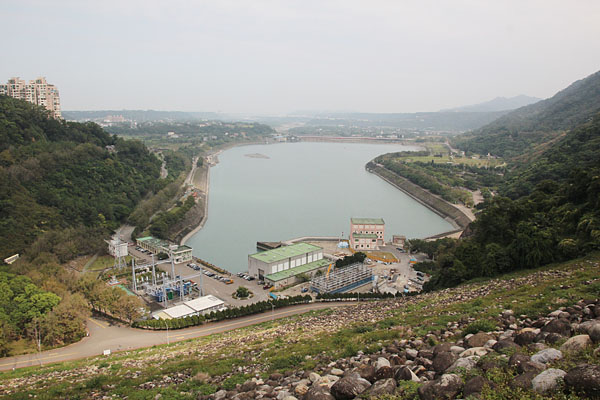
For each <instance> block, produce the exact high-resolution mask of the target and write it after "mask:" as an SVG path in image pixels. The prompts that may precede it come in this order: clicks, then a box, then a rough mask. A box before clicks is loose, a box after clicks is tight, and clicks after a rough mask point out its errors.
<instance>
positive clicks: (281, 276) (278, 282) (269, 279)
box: [264, 259, 332, 289]
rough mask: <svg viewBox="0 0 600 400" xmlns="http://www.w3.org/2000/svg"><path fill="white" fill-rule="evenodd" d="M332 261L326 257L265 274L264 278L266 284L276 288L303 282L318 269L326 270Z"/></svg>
mask: <svg viewBox="0 0 600 400" xmlns="http://www.w3.org/2000/svg"><path fill="white" fill-rule="evenodd" d="M331 263H332V261H329V260H326V259H321V260H317V261H313V262H310V263H307V264H304V265H301V266H299V267H295V268H290V269H286V270H283V271H279V272H275V273H273V274H269V275H265V277H264V280H265V283H266V284H268V285H271V286H273V287H275V289H279V288H283V287H287V286H291V285H295V284H297V283H301V282H302V279H303V277H304V276H306V277H308V278H310V277H312V276H314V275H315V274H316V273H317V271H323V270H325V269H326V268H327V267H329V264H331Z"/></svg>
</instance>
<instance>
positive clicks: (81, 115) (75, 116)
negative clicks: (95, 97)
mask: <svg viewBox="0 0 600 400" xmlns="http://www.w3.org/2000/svg"><path fill="white" fill-rule="evenodd" d="M62 114H63V118H65V119H67V120H73V121H90V120H98V119H103V118H107V117H109V116H118V115H120V116H123V118H125V119H129V120H133V121H137V122H148V121H159V120H169V121H194V120H201V119H220V118H221V115H220V114H218V113H214V112H188V111H157V110H95V111H63V112H62Z"/></svg>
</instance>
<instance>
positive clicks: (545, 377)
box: [531, 368, 567, 393]
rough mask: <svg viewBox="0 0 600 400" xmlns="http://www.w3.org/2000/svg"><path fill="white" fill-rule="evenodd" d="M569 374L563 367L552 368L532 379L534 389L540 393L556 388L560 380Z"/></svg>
mask: <svg viewBox="0 0 600 400" xmlns="http://www.w3.org/2000/svg"><path fill="white" fill-rule="evenodd" d="M565 375H567V373H566V372H565V371H563V370H562V369H556V368H550V369H547V370H545V371H544V372H541V373H540V374H538V375H537V376H536V377H535V378H533V380H532V381H531V385H532V387H533V390H534V391H536V392H538V393H548V392H551V391H553V390H556V389H557V388H558V386H559V384H560V380H561V379H563V378H564V377H565Z"/></svg>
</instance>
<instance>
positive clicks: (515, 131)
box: [454, 71, 600, 159]
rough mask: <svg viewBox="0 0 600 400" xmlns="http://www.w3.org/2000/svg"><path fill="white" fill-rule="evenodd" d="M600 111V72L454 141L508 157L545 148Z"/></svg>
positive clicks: (466, 147)
mask: <svg viewBox="0 0 600 400" xmlns="http://www.w3.org/2000/svg"><path fill="white" fill-rule="evenodd" d="M598 112H600V71H599V72H596V73H594V74H592V75H590V76H588V77H587V78H584V79H581V80H579V81H576V82H574V83H572V84H571V85H570V86H569V87H567V88H566V89H563V90H561V91H560V92H558V93H557V94H555V95H554V96H553V97H551V98H549V99H546V100H542V101H539V102H537V103H534V104H530V105H528V106H525V107H521V108H519V109H517V110H514V111H511V112H509V113H508V114H506V115H504V116H502V117H500V118H498V119H497V120H495V121H493V122H491V123H489V124H488V125H486V126H484V127H482V128H480V129H477V130H475V131H473V132H470V133H467V134H465V135H463V136H461V137H459V138H457V139H456V140H455V141H454V144H455V146H456V147H458V148H460V149H462V150H465V151H472V152H476V153H480V154H487V153H490V154H492V155H497V156H501V157H505V158H509V159H515V158H516V157H520V156H523V155H525V154H527V153H530V152H533V151H536V150H537V149H540V148H543V147H544V146H545V145H547V144H549V143H551V142H552V141H553V140H555V139H556V138H557V137H558V136H560V135H561V134H563V133H564V132H565V131H567V130H570V129H572V128H574V127H576V126H578V125H580V124H583V123H586V122H589V121H591V119H592V117H593V116H594V115H596V114H597V113H598Z"/></svg>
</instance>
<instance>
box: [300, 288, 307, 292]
mask: <svg viewBox="0 0 600 400" xmlns="http://www.w3.org/2000/svg"><path fill="white" fill-rule="evenodd" d="M300 292H301V293H306V292H308V288H302V290H301V291H300Z"/></svg>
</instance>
